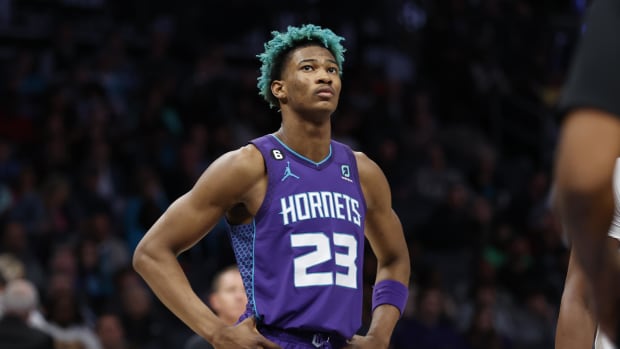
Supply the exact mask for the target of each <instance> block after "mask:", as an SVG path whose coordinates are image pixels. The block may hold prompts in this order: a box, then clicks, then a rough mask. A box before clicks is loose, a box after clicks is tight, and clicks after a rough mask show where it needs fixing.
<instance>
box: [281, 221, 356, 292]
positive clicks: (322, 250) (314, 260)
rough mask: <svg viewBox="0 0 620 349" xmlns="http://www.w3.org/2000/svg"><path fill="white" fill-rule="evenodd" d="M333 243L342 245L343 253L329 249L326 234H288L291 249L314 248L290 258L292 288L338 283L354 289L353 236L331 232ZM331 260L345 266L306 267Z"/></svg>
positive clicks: (354, 248) (329, 244)
mask: <svg viewBox="0 0 620 349" xmlns="http://www.w3.org/2000/svg"><path fill="white" fill-rule="evenodd" d="M331 242H333V245H334V246H338V247H343V248H344V249H345V250H346V252H345V253H339V252H337V251H332V248H331V243H330V238H329V236H328V235H326V234H325V233H297V234H292V235H291V246H292V247H293V248H301V247H313V248H314V250H313V251H311V252H308V253H305V254H302V255H300V256H298V257H296V258H295V259H293V268H294V284H295V287H308V286H331V285H334V284H335V285H336V286H341V287H347V288H357V264H356V262H357V240H356V238H355V236H353V235H350V234H343V233H333V234H332V241H331ZM332 259H334V264H335V265H337V266H340V267H344V268H346V273H340V272H338V271H334V272H331V271H328V272H310V271H309V269H310V268H312V267H315V266H319V265H321V264H324V263H327V262H329V261H330V260H332Z"/></svg>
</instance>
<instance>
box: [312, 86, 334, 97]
mask: <svg viewBox="0 0 620 349" xmlns="http://www.w3.org/2000/svg"><path fill="white" fill-rule="evenodd" d="M315 93H316V95H317V96H319V97H323V98H331V97H333V96H334V95H335V94H336V91H334V89H333V88H331V87H321V88H319V89H317V90H316V91H315Z"/></svg>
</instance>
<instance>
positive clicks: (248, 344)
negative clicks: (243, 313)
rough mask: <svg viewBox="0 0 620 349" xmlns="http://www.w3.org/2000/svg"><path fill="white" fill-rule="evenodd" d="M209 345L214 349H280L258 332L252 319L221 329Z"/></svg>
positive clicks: (254, 320)
mask: <svg viewBox="0 0 620 349" xmlns="http://www.w3.org/2000/svg"><path fill="white" fill-rule="evenodd" d="M211 344H212V345H213V347H214V348H215V349H282V348H281V347H280V346H279V345H277V344H275V343H273V342H272V341H270V340H268V339H267V338H265V337H263V335H262V334H260V333H259V332H258V330H257V329H256V319H255V318H254V317H249V318H247V319H245V320H243V321H241V322H240V323H239V324H238V325H236V326H229V327H224V328H222V330H221V331H220V332H219V333H218V334H217V335H216V336H215V338H213V343H211Z"/></svg>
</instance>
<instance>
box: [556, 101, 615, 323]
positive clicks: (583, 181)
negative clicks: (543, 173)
mask: <svg viewBox="0 0 620 349" xmlns="http://www.w3.org/2000/svg"><path fill="white" fill-rule="evenodd" d="M619 154H620V120H619V119H618V118H617V117H615V116H613V115H611V114H609V113H606V112H603V111H600V110H597V109H576V110H574V111H573V112H572V113H571V114H569V115H568V116H567V119H566V121H565V123H564V125H563V130H562V136H561V139H560V143H559V146H558V155H557V160H556V165H555V166H556V167H555V171H556V186H557V187H556V188H557V200H558V209H559V213H560V216H561V219H562V224H563V225H564V226H565V229H566V231H567V233H568V234H569V236H570V239H571V241H572V244H573V249H574V251H573V253H574V254H575V261H576V262H577V263H579V264H580V265H581V267H582V268H583V270H584V274H585V276H586V281H588V282H589V283H591V286H592V291H593V297H594V299H595V304H594V305H595V310H596V311H595V313H596V314H597V317H598V319H599V321H600V322H601V325H602V326H603V328H604V330H605V332H607V333H610V334H612V333H613V332H614V331H615V326H616V320H617V319H616V311H617V309H618V305H619V303H618V299H617V294H616V292H617V291H616V290H617V289H618V285H617V282H618V272H619V270H618V267H617V263H616V259H617V253H616V251H615V250H614V249H613V248H612V247H611V246H610V245H609V244H606V236H607V231H608V229H609V226H610V222H611V220H612V216H613V212H614V200H613V194H612V193H613V191H612V173H613V168H614V164H615V160H616V158H617V157H618V155H619Z"/></svg>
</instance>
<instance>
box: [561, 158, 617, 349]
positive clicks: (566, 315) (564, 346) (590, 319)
mask: <svg viewBox="0 0 620 349" xmlns="http://www.w3.org/2000/svg"><path fill="white" fill-rule="evenodd" d="M613 188H614V193H613V194H614V200H615V202H616V211H615V214H614V218H613V221H612V224H611V226H610V227H609V233H608V234H609V244H611V245H612V246H614V247H615V248H616V249H617V248H618V247H620V159H616V167H615V169H614V178H613ZM588 292H589V291H588V289H587V285H586V279H585V275H584V272H583V269H582V268H581V266H580V265H579V264H578V263H576V261H575V256H574V253H572V252H571V257H570V262H569V266H568V272H567V274H566V282H565V285H564V292H563V293H562V303H561V305H560V314H559V317H558V324H557V331H556V338H555V348H556V349H580V348H590V347H592V343H594V349H615V348H616V347H615V346H614V345H613V343H612V342H611V341H610V340H609V338H608V336H607V335H605V333H603V332H601V331H600V330H599V329H596V322H597V321H596V318H595V316H594V313H593V309H592V307H593V305H592V304H591V300H590V298H589V294H588Z"/></svg>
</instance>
